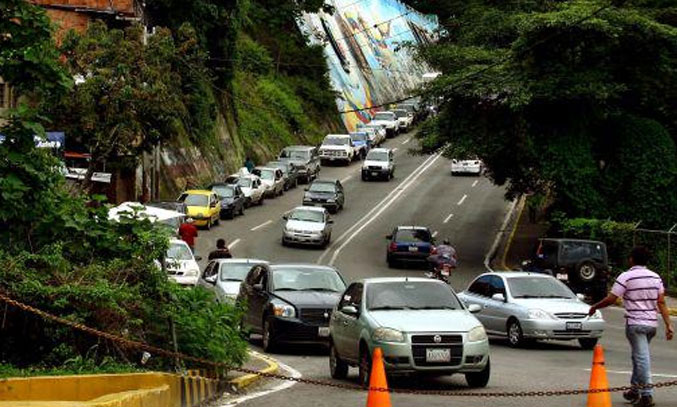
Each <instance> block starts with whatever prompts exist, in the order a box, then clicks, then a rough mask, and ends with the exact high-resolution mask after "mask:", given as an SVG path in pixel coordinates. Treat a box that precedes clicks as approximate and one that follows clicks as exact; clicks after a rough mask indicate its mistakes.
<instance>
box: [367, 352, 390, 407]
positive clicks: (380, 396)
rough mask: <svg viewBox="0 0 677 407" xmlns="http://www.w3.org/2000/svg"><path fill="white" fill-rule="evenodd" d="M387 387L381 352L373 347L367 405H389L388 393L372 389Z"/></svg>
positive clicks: (369, 406)
mask: <svg viewBox="0 0 677 407" xmlns="http://www.w3.org/2000/svg"><path fill="white" fill-rule="evenodd" d="M379 388H380V389H387V388H388V382H387V381H386V369H385V367H384V366H383V353H382V352H381V348H376V349H374V353H373V355H372V356H371V375H370V376H369V393H368V394H367V407H391V404H390V393H388V392H387V391H379V390H373V389H379Z"/></svg>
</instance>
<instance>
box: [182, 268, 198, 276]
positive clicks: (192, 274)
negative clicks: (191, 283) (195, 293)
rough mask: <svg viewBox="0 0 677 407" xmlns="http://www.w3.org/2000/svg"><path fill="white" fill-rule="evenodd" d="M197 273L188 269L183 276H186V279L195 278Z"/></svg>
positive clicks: (195, 270)
mask: <svg viewBox="0 0 677 407" xmlns="http://www.w3.org/2000/svg"><path fill="white" fill-rule="evenodd" d="M198 273H199V272H198V270H197V269H190V270H188V271H186V272H185V273H183V275H184V276H186V277H195V276H197V275H198Z"/></svg>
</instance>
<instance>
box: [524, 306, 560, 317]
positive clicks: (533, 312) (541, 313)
mask: <svg viewBox="0 0 677 407" xmlns="http://www.w3.org/2000/svg"><path fill="white" fill-rule="evenodd" d="M527 315H528V318H529V319H557V318H555V317H554V316H552V315H551V314H550V313H548V312H545V311H543V310H542V309H538V308H534V309H530V310H529V311H528V314H527Z"/></svg>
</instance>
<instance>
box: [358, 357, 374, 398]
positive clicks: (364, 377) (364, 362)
mask: <svg viewBox="0 0 677 407" xmlns="http://www.w3.org/2000/svg"><path fill="white" fill-rule="evenodd" d="M370 375H371V355H370V354H369V350H368V349H366V347H363V349H362V350H360V364H359V366H358V378H359V381H360V385H361V386H362V387H363V388H365V389H366V388H368V387H369V376H370Z"/></svg>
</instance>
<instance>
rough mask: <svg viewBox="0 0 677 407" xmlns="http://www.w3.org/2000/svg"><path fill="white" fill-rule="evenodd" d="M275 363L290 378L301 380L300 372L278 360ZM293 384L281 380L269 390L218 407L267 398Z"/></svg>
mask: <svg viewBox="0 0 677 407" xmlns="http://www.w3.org/2000/svg"><path fill="white" fill-rule="evenodd" d="M275 362H276V363H277V364H278V365H279V366H280V367H281V368H282V369H284V370H286V371H288V372H289V375H290V376H291V377H294V378H301V376H302V375H301V372H299V371H298V370H296V369H294V368H293V367H291V366H289V365H286V364H284V363H282V362H280V361H279V360H276V361H275ZM295 384H296V382H292V381H287V380H283V381H282V382H280V384H278V385H276V386H274V387H273V388H271V389H268V390H263V391H258V392H256V393H252V394H247V395H246V396H242V397H238V398H236V399H235V400H231V401H229V402H227V403H226V404H221V405H220V406H219V407H232V406H236V405H238V404H240V403H244V402H245V401H248V400H252V399H256V398H259V397H263V396H267V395H269V394H271V393H276V392H278V391H281V390H285V389H288V388H290V387H292V386H293V385H295Z"/></svg>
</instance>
